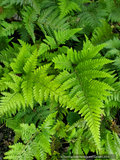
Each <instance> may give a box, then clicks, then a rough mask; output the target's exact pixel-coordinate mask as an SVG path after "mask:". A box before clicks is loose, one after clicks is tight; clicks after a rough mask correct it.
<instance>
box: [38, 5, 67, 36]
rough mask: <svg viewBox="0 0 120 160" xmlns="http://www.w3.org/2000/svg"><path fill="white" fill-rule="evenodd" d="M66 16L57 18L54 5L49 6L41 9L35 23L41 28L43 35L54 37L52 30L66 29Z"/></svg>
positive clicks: (57, 12)
mask: <svg viewBox="0 0 120 160" xmlns="http://www.w3.org/2000/svg"><path fill="white" fill-rule="evenodd" d="M67 20H68V18H67V17H66V18H62V19H60V18H59V10H58V9H56V7H50V8H47V9H45V10H44V11H41V15H40V17H39V19H38V22H37V25H38V26H39V27H40V28H41V30H42V32H43V33H44V34H45V35H49V36H51V37H53V38H54V30H55V31H58V30H60V31H61V30H66V29H68V28H69V23H68V22H67Z"/></svg>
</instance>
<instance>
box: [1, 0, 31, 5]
mask: <svg viewBox="0 0 120 160" xmlns="http://www.w3.org/2000/svg"><path fill="white" fill-rule="evenodd" d="M6 4H9V5H10V6H11V5H13V4H20V5H25V4H31V0H25V1H24V0H16V1H13V0H5V1H2V3H1V5H2V6H3V5H6Z"/></svg>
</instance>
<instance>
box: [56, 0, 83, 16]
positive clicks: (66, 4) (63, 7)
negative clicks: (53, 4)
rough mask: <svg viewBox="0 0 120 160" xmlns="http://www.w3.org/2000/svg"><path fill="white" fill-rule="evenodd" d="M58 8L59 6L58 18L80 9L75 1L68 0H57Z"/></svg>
mask: <svg viewBox="0 0 120 160" xmlns="http://www.w3.org/2000/svg"><path fill="white" fill-rule="evenodd" d="M58 5H59V8H60V11H61V13H60V18H63V17H65V16H66V15H67V14H68V13H69V12H70V11H73V10H74V11H76V10H79V11H81V9H80V7H79V6H78V4H77V3H75V2H72V1H68V0H59V3H58Z"/></svg>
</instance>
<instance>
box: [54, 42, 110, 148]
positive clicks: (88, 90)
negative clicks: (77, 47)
mask: <svg viewBox="0 0 120 160" xmlns="http://www.w3.org/2000/svg"><path fill="white" fill-rule="evenodd" d="M103 47H104V45H99V46H92V44H91V43H90V41H88V39H87V40H86V43H84V45H83V50H82V51H81V52H80V53H79V52H78V53H77V52H76V51H75V52H74V51H73V50H69V49H68V51H67V56H66V55H64V54H62V55H60V56H61V57H62V59H58V58H54V59H53V62H54V63H55V68H58V69H64V70H65V69H67V70H68V67H65V66H66V61H67V63H68V62H69V61H70V62H69V64H70V65H69V68H70V71H71V73H69V72H68V71H66V70H65V71H63V72H61V74H60V75H58V76H57V77H56V80H57V81H59V83H61V84H62V85H61V87H60V89H61V90H63V91H65V90H70V92H69V96H70V98H71V100H70V102H69V103H67V104H66V105H67V107H68V108H71V104H70V103H73V102H75V105H74V106H73V107H72V108H71V109H75V111H79V114H81V115H82V116H84V119H85V120H86V121H87V124H88V126H89V127H90V130H91V132H92V134H93V137H94V140H95V143H96V144H97V146H99V144H100V141H99V138H100V132H99V127H100V117H101V115H100V113H101V112H102V108H103V103H102V100H103V99H105V98H104V97H107V96H108V95H109V92H108V93H107V91H106V90H112V87H110V86H109V85H107V84H105V83H104V82H99V81H97V80H94V79H96V78H97V77H99V76H100V77H103V78H105V77H109V76H110V75H109V74H108V73H105V72H103V71H99V68H98V65H99V63H98V64H97V62H98V61H99V60H98V59H97V58H96V59H95V58H94V57H95V56H96V54H97V53H98V52H99V51H100V50H101V49H102V48H103ZM92 58H94V59H92ZM101 60H102V64H106V63H111V62H112V61H109V60H105V59H101ZM101 60H100V61H101ZM88 61H89V62H88ZM58 62H59V65H58V64H57V63H58ZM61 62H62V63H61ZM86 62H87V63H88V66H90V67H88V66H87V65H86ZM92 63H96V68H94V67H95V66H94V65H92ZM64 64H65V66H64ZM73 64H74V65H73ZM84 66H85V68H84ZM92 66H93V68H92V70H91V67H92ZM71 68H72V69H71ZM75 106H78V107H75Z"/></svg>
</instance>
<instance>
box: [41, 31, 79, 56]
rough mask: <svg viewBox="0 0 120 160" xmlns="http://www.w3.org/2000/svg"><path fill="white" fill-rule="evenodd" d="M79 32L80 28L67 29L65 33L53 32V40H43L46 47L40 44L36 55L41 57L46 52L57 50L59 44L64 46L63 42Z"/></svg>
mask: <svg viewBox="0 0 120 160" xmlns="http://www.w3.org/2000/svg"><path fill="white" fill-rule="evenodd" d="M80 30H81V28H76V29H67V30H65V31H58V32H56V31H54V35H55V38H52V37H49V36H46V39H44V40H43V41H44V42H45V43H46V44H47V45H46V44H45V43H41V45H40V48H39V51H38V54H39V55H41V54H43V53H44V52H45V51H47V50H50V49H55V48H58V46H59V45H60V44H65V41H67V40H68V39H70V37H72V36H73V35H74V34H75V33H77V32H78V31H80Z"/></svg>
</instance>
